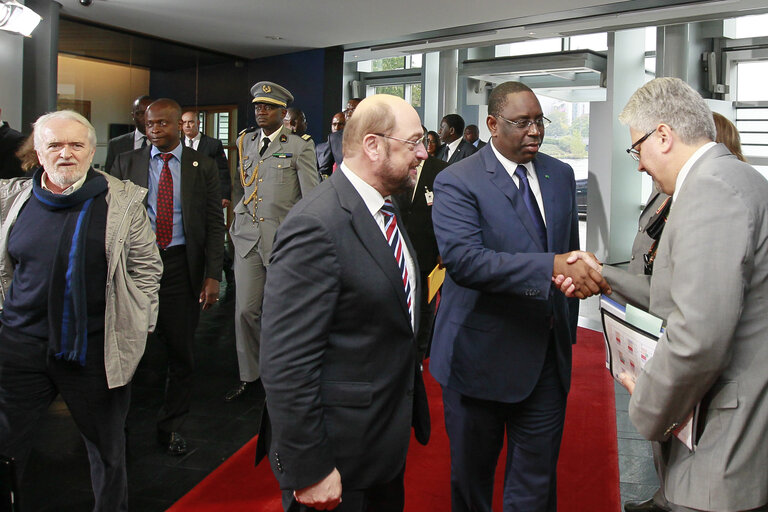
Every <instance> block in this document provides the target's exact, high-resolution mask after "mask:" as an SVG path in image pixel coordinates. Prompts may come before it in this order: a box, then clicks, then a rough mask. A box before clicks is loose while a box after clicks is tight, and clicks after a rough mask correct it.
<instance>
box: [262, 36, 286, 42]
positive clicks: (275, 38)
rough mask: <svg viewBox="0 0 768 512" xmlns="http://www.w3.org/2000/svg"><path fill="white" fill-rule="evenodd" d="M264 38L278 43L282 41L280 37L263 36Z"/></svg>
mask: <svg viewBox="0 0 768 512" xmlns="http://www.w3.org/2000/svg"><path fill="white" fill-rule="evenodd" d="M264 37H265V38H267V39H271V40H273V41H280V40H281V39H282V37H280V36H264Z"/></svg>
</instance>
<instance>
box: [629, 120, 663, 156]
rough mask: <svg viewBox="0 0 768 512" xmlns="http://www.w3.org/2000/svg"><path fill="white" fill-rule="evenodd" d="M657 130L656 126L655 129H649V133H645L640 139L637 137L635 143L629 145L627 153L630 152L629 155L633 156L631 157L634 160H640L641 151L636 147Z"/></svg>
mask: <svg viewBox="0 0 768 512" xmlns="http://www.w3.org/2000/svg"><path fill="white" fill-rule="evenodd" d="M655 131H656V128H654V129H653V130H651V131H649V132H648V133H646V134H645V135H643V136H642V137H640V138H639V139H637V140H636V141H635V143H634V144H632V145H631V146H630V147H629V149H628V150H627V153H629V156H631V157H632V160H634V161H635V162H639V161H640V151H638V150H637V149H635V148H636V147H640V144H642V143H643V142H645V139H647V138H648V137H650V136H651V134H652V133H653V132H655Z"/></svg>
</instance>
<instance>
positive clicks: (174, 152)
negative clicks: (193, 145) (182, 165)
mask: <svg viewBox="0 0 768 512" xmlns="http://www.w3.org/2000/svg"><path fill="white" fill-rule="evenodd" d="M183 147H184V145H183V144H182V143H181V141H179V143H178V144H177V145H176V147H175V148H173V149H172V150H170V151H168V153H170V154H172V155H173V156H175V157H176V159H177V160H178V161H179V162H181V151H182V149H183ZM162 154H163V152H162V151H160V150H159V149H157V146H155V145H153V146H152V151H151V152H150V153H149V156H150V158H155V157H156V156H157V155H162Z"/></svg>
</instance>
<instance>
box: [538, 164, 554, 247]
mask: <svg viewBox="0 0 768 512" xmlns="http://www.w3.org/2000/svg"><path fill="white" fill-rule="evenodd" d="M533 166H534V168H535V169H536V178H537V179H538V181H539V190H541V200H542V201H543V202H544V215H545V217H546V220H545V224H546V226H547V247H548V248H549V250H550V252H551V250H552V248H553V247H554V236H555V232H556V230H555V219H557V218H558V215H556V214H555V209H556V208H557V201H556V200H555V198H556V197H555V196H556V194H555V190H554V187H553V185H552V180H551V179H550V178H549V174H548V171H549V169H547V167H546V166H545V165H544V164H543V163H542V162H541V161H540V159H539V158H538V155H537V156H536V158H534V159H533Z"/></svg>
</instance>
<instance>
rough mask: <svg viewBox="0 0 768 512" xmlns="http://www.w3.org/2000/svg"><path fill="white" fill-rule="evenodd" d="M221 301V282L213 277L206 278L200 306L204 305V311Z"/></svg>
mask: <svg viewBox="0 0 768 512" xmlns="http://www.w3.org/2000/svg"><path fill="white" fill-rule="evenodd" d="M217 300H219V282H218V281H217V280H215V279H213V278H211V277H206V278H205V281H204V282H203V289H202V290H200V300H199V302H200V304H202V305H203V311H205V310H206V309H209V308H210V307H211V306H213V305H214V304H215V303H216V301H217Z"/></svg>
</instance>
